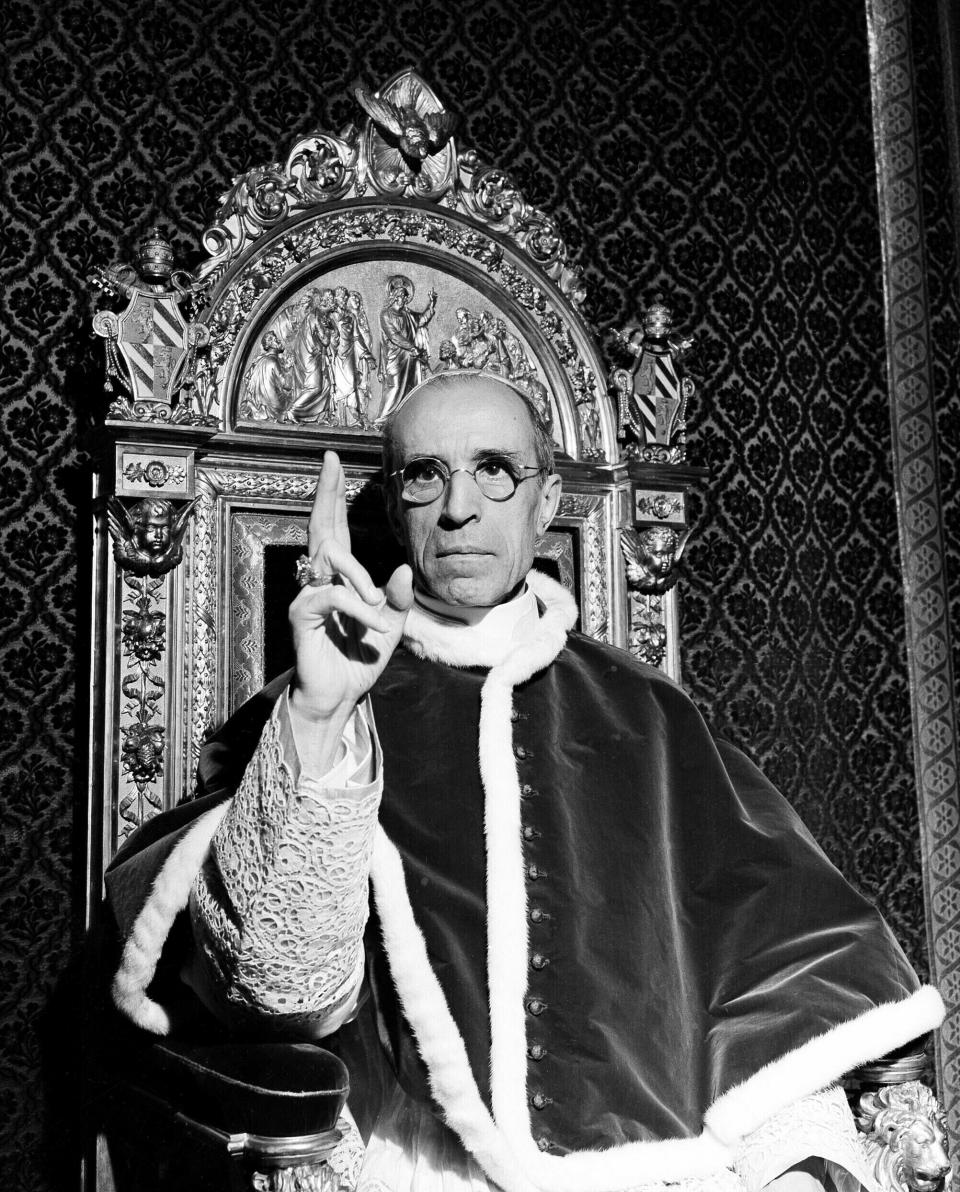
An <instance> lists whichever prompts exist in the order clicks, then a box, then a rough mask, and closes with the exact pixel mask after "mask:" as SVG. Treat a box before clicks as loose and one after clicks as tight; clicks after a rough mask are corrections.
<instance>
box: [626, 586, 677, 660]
mask: <svg viewBox="0 0 960 1192" xmlns="http://www.w3.org/2000/svg"><path fill="white" fill-rule="evenodd" d="M627 645H628V648H629V650H630V653H631V654H632V655H633V656H634V658H637V659H639V661H640V662H645V663H646V664H647V665H648V666H655V667H657V669H658V670H659V669H661V668H662V667H663V663H664V659H665V658H666V654H667V627H666V623H665V619H664V609H663V597H662V596H656V595H652V594H649V593H631V595H630V632H629V635H628V639H627Z"/></svg>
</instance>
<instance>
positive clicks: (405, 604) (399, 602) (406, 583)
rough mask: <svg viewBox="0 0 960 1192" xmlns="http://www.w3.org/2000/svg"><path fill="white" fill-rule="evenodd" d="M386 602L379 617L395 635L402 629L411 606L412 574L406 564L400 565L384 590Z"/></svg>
mask: <svg viewBox="0 0 960 1192" xmlns="http://www.w3.org/2000/svg"><path fill="white" fill-rule="evenodd" d="M384 596H385V597H386V602H385V603H384V605H383V608H382V609H381V610H380V615H381V616H382V617H383V618H384V620H385V621H386V622H387V623H388V624H389V625H390V626H391V628H392V629H393V630H394V632H396V633H398V634H399V633H400V632H401V630H402V629H403V626H404V622H405V621H406V619H407V613H408V612H409V611H410V606H411V605H412V604H413V572H412V571H411V570H410V567H409V565H408V564H406V563H402V564H401V565H400V566H399V567H398V568H397V569H396V571H395V572H394V573H393V575H391V576H390V579H389V580H388V581H387V586H386V587H385V588H384Z"/></svg>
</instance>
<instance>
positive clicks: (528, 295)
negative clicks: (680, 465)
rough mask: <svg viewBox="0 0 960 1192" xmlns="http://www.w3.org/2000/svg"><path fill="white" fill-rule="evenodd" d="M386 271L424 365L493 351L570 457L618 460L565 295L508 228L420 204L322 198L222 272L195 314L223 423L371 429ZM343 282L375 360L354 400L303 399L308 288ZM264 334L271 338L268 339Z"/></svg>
mask: <svg viewBox="0 0 960 1192" xmlns="http://www.w3.org/2000/svg"><path fill="white" fill-rule="evenodd" d="M393 277H404V278H407V279H409V281H410V283H411V290H412V292H411V293H410V294H409V296H408V298H407V301H406V310H407V311H409V312H411V314H413V315H415V316H419V317H420V318H421V319H422V320H423V322H424V326H423V328H422V335H423V339H424V348H425V363H424V367H423V370H422V371H423V373H424V375H426V373H427V372H428V371H429V372H437V371H440V370H442V369H443V368H445V367H448V366H457V365H461V366H463V365H464V364H465V365H466V366H467V367H484V368H491V367H492V368H493V369H494V370H497V367H498V365H497V359H498V356H499V357H501V358H502V362H501V365H500V369H501V371H503V372H504V373H509V375H511V376H512V377H513V378H514V379H515V380H516V379H517V378H518V377H519V378H520V383H521V384H522V385H523V387H525V388H528V390H529V392H530V393H531V397H533V398H534V400H535V401H541V402H549V413H550V415H551V417H550V419H549V421H552V424H553V431H554V438H555V440H556V443H557V446H558V448H559V449H560V450H561V451H562V452H563V453H564V454H565V455H567V456H568V457H570V458H571V459H588V460H589V459H594V460H603V459H607V460H612V459H616V458H617V455H618V448H617V443H616V417H615V412H614V409H613V402H612V401H611V399H610V397H609V396H608V394H607V392H606V381H605V369H604V366H603V363H602V361H601V360H600V359H599V356H598V355H597V351H596V348H595V346H594V343H593V340H592V337H591V335H590V333H589V331H588V329H587V328H586V327H585V325H584V324H583V321H582V319H581V318H580V316H579V314H578V313H577V312H576V310H575V309H574V307H573V304H572V303H570V302H569V301H568V300H567V299H566V298H565V297H564V296H563V295H562V294H560V292H559V291H558V290H557V289H556V287H554V286H553V285H552V283H550V282H549V280H548V279H545V278H542V277H540V276H539V275H538V272H537V270H536V269H535V268H533V267H531V266H530V264H529V263H528V262H527V261H526V260H525V259H524V258H523V256H522V255H521V254H520V253H519V252H517V251H516V250H515V249H514V248H513V247H512V246H511V245H510V244H509V242H507V241H506V240H505V238H504V237H501V236H497V235H495V234H491V233H488V232H487V231H485V230H483V229H481V228H478V226H477V225H476V224H474V223H473V222H472V221H470V220H467V219H465V218H463V217H461V216H458V215H456V214H455V213H452V212H450V211H447V210H444V209H442V208H436V209H429V208H425V207H424V206H423V205H417V206H413V205H399V204H398V205H396V206H390V207H385V206H384V205H383V204H382V202H381V203H357V202H352V203H349V204H343V205H340V206H339V207H333V208H329V209H325V210H324V211H323V212H322V213H321V214H319V215H316V214H314V215H312V216H311V217H310V218H308V219H304V220H301V221H300V222H299V223H297V224H296V225H295V226H293V227H291V226H290V225H285V226H284V228H283V229H281V230H278V231H277V232H275V233H273V234H272V235H271V236H269V237H265V238H264V239H263V240H262V241H258V242H257V246H256V252H254V253H252V254H250V255H249V257H247V258H246V259H245V260H244V261H241V262H239V263H238V265H237V267H236V268H235V269H233V270H231V271H230V273H228V274H227V275H226V276H225V277H224V278H223V279H222V280H221V282H220V284H219V285H218V287H217V289H216V291H215V293H214V294H213V295H212V297H211V302H210V306H209V308H208V310H207V311H206V312H205V314H204V316H203V321H204V323H205V324H206V326H207V327H208V328H209V329H210V332H211V338H212V349H211V353H210V356H209V359H205V360H204V362H202V364H201V381H200V383H201V385H202V386H203V387H204V388H205V390H206V392H207V393H208V395H209V399H210V401H211V402H212V404H213V405H214V406H215V407H216V408H219V410H220V412H221V413H220V417H221V419H222V426H223V429H224V430H227V431H236V432H238V433H241V434H244V433H247V434H249V433H251V432H252V431H254V430H256V431H258V432H259V431H263V430H266V431H268V432H269V431H270V430H271V429H273V428H282V429H283V430H285V431H287V432H288V433H291V432H292V433H301V432H308V433H309V431H310V430H311V429H312V430H318V429H319V430H323V431H324V432H326V433H330V432H333V433H334V434H336V432H337V431H340V430H350V431H357V430H360V431H362V432H364V433H368V434H370V435H374V434H376V433H377V432H376V428H375V427H373V426H371V425H369V424H371V423H373V421H374V420H375V418H376V417H377V416H378V414H379V413H380V412H381V410H382V407H383V398H384V396H385V391H386V390H387V389H388V388H389V379H388V378H387V377H383V374H384V373H385V372H387V371H388V365H387V361H386V360H385V355H386V345H385V343H384V336H383V331H382V327H381V316H382V314H383V312H384V309H385V308H386V307H387V306H388V296H387V293H386V290H387V284H388V282H389V280H390V279H391V278H393ZM338 286H343V287H344V288H345V289H346V290H347V291H348V295H353V297H348V299H347V304H348V305H349V307H350V308H351V317H352V319H353V320H354V322H355V324H356V325H358V326H359V327H363V324H364V323H365V324H366V328H365V330H364V332H363V336H364V340H365V345H364V346H365V348H366V349H368V350H369V354H370V356H372V358H373V363H372V364H370V363H369V362H368V363H367V364H366V365H365V370H364V371H365V376H364V378H363V381H364V382H365V391H366V392H365V395H364V396H363V397H362V398H358V399H356V400H351V399H349V398H348V397H347V396H346V393H345V392H344V393H342V394H341V397H340V398H339V399H335V400H334V401H333V402H332V403H330V404H328V403H325V402H324V401H323V400H322V399H319V400H316V401H311V400H310V396H309V393H308V392H307V390H308V389H309V386H308V385H305V384H304V383H303V380H302V376H301V377H298V376H297V372H298V370H297V367H296V364H295V357H296V341H297V339H298V336H302V331H301V329H300V323H301V321H302V319H303V318H304V317H306V316H305V313H304V311H303V308H302V305H301V304H303V303H304V300H305V299H309V297H310V294H311V291H315V295H314V300H315V301H322V296H323V294H324V291H335V290H336V288H337V287H338ZM431 291H436V294H437V299H436V309H435V311H434V312H430V310H429V295H430V293H431ZM329 301H330V299H328V302H329ZM458 309H461V310H465V311H467V312H468V323H469V325H468V327H467V328H464V327H462V326H461V325H460V323H459V322H458V318H457V311H458ZM331 316H334V318H335V311H330V310H328V311H327V312H326V313H325V314H324V313H323V312H320V313H316V314H315V316H314V321H315V322H316V323H317V324H321V323H323V322H325V321H329V319H330V317H331ZM470 325H472V329H471V326H470ZM271 332H273V333H274V336H275V338H274V339H273V341H272V342H271V343H269V344H268V345H266V346H265V344H264V340H265V338H266V336H267V335H268V334H270V333H271ZM283 376H286V378H287V380H286V382H285V383H281V382H280V381H279V378H281V377H283ZM381 378H383V379H381ZM271 390H272V392H273V393H274V394H276V398H275V399H274V400H269V393H270V391H271ZM548 393H552V395H553V399H552V401H550V399H549V398H548V396H547V394H548ZM265 399H266V400H265ZM368 415H369V416H368Z"/></svg>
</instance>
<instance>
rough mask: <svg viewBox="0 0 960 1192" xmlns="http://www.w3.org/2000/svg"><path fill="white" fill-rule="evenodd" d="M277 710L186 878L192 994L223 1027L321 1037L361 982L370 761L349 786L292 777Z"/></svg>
mask: <svg viewBox="0 0 960 1192" xmlns="http://www.w3.org/2000/svg"><path fill="white" fill-rule="evenodd" d="M285 715H286V713H285V705H284V701H282V700H281V701H280V702H279V704H278V707H277V709H275V711H274V714H273V715H272V716H271V718H270V720H269V721H268V722H267V724H266V726H265V728H264V730H263V734H262V736H261V738H260V743H259V745H258V747H257V751H256V753H255V754H254V756H253V758H252V759H251V761H250V764H249V765H248V766H247V769H246V772H245V773H244V776H243V780H242V782H241V784H240V787H239V789H238V791H237V794H236V795H235V797H234V799H233V803H232V805H231V807H230V810H229V811H228V812H227V814H226V816H225V817H224V819H223V821H222V823H221V824H220V826H219V828H218V829H217V832H216V835H215V836H214V839H213V844H212V847H211V851H210V855H209V857H208V858H207V861H206V863H205V864H204V866H203V868H202V870H201V872H200V874H199V875H198V877H197V880H196V882H195V884H194V888H193V892H192V896H191V904H190V909H191V919H192V922H193V931H194V939H195V942H196V945H197V953H198V956H197V960H198V961H199V966H200V969H201V980H202V985H203V987H204V988H203V991H202V992H201V991H199V990H198V992H201V996H203V997H204V1000H205V1001H207V1002H208V1004H209V1003H210V1002H211V1001H212V1002H213V1003H214V1004H213V1005H211V1006H210V1008H211V1009H213V1010H214V1011H215V1012H216V1013H217V1014H218V1015H219V1016H220V1017H222V1018H226V1019H227V1020H228V1021H229V1023H230V1024H231V1025H239V1024H241V1023H243V1022H245V1021H249V1020H250V1019H251V1018H255V1019H256V1020H257V1021H258V1023H259V1024H260V1025H264V1023H263V1018H264V1017H265V1016H266V1017H268V1018H270V1019H273V1020H274V1022H275V1025H277V1026H284V1027H293V1028H296V1027H298V1026H301V1025H302V1026H303V1027H305V1028H307V1029H308V1030H309V1032H310V1033H311V1034H318V1033H323V1032H322V1031H318V1030H317V1029H316V1027H317V1025H318V1022H321V1021H322V1020H324V1019H330V1017H331V1016H336V1015H337V1012H338V1011H342V1010H343V1009H344V1008H345V1007H346V1008H347V1009H350V1008H351V1006H352V1002H353V1000H354V998H355V995H356V991H357V988H358V986H359V984H360V981H361V979H362V977H363V931H364V927H365V926H366V921H367V914H368V906H367V881H368V875H369V869H370V858H371V855H372V850H373V834H374V829H375V827H376V820H377V809H378V807H379V802H380V781H379V766H377V771H378V773H377V777H376V779H375V780H374V781H373V782H370V783H366V784H363V785H361V786H358V787H354V788H352V789H345V788H340V789H323V788H322V786H321V784H318V783H317V782H316V781H315V780H312V779H309V778H306V777H301V778H300V779H299V781H295V779H294V773H295V772H297V771H298V769H299V768H298V766H297V765H296V761H295V758H291V757H290V756H289V755H288V754H287V753H286V752H285V744H286V745H287V747H288V748H289V747H290V740H291V738H290V735H289V731H288V727H287V725H286V724H285ZM355 715H356V716H358V717H362V713H360V712H359V711H358V712H357V713H356V714H355ZM367 731H368V730H367V728H366V725H365V724H364V725H362V729H361V730H357V732H356V735H357V736H362V737H363V738H364V739H365V737H366V734H367ZM370 731H371V732H372V730H370ZM204 994H205V995H206V996H204ZM344 1016H345V1015H343V1014H341V1015H340V1019H341V1020H342V1018H343V1017H344ZM337 1025H339V1022H336V1023H334V1024H333V1025H330V1026H329V1027H328V1029H329V1030H333V1029H336V1026H337Z"/></svg>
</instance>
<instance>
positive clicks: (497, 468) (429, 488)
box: [390, 455, 549, 505]
mask: <svg viewBox="0 0 960 1192" xmlns="http://www.w3.org/2000/svg"><path fill="white" fill-rule="evenodd" d="M547 471H549V469H548V468H538V467H522V468H518V467H516V466H514V465H513V464H511V463H509V462H508V461H507V460H505V459H500V458H499V457H495V458H491V459H485V460H481V462H480V463H478V464H477V466H476V467H475V468H454V469H453V470H452V471H451V469H450V468H448V467H447V465H446V464H445V463H444V462H443V461H442V460H439V459H434V458H433V457H432V456H429V455H423V456H420V458H419V459H412V460H410V462H409V463H407V464H404V465H403V467H402V468H397V470H396V471H395V472H391V473H390V478H391V479H392V478H393V477H394V476H399V477H400V488H401V492H402V493H403V498H404V500H405V501H410V502H411V504H413V505H429V504H430V502H431V501H435V500H436V499H437V498H438V497H439V496H441V495H442V494H443V492H444V490H445V489H446V487H447V485H448V484H449V483H450V477H451V476H453V474H454V473H455V472H466V473H467V475H468V476H472V477H473V479H474V482H475V483H476V486H477V488H479V489H480V491H481V492H482V493H483V495H484V496H485V497H487V498H488V500H491V501H509V500H510V498H511V497H512V496H513V494H514V493H515V492H516V491H517V485H518V484H523V482H524V480H532V479H533V477H534V476H539V475H540V474H541V473H542V472H547ZM524 473H526V475H524Z"/></svg>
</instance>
